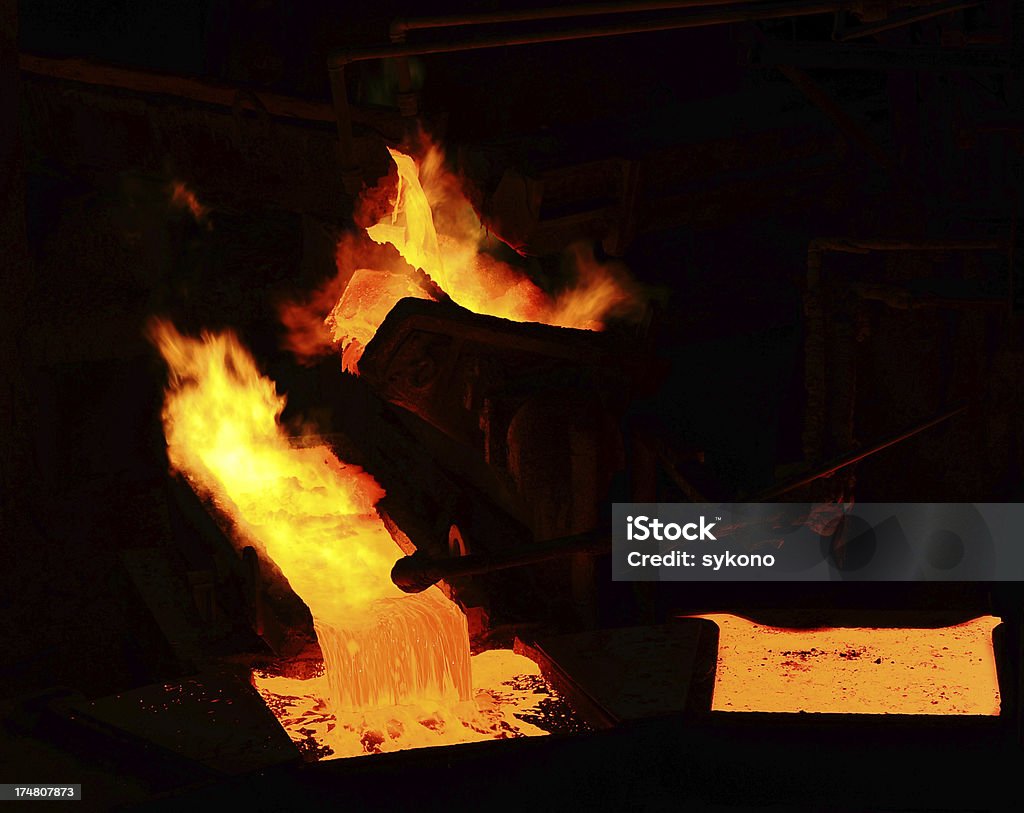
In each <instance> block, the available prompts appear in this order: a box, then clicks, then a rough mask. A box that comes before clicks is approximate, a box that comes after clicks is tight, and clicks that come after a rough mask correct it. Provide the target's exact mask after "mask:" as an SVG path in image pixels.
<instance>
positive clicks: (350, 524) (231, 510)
mask: <svg viewBox="0 0 1024 813" xmlns="http://www.w3.org/2000/svg"><path fill="white" fill-rule="evenodd" d="M152 338H153V340H154V342H155V343H156V345H157V347H158V348H159V350H160V352H161V354H162V355H163V357H164V359H165V360H166V362H167V364H168V367H169V371H170V377H169V386H168V388H167V392H166V399H165V403H164V411H163V419H164V430H165V434H166V438H167V446H168V455H169V458H170V461H171V464H172V466H173V467H174V468H175V469H176V470H178V471H179V472H181V473H182V474H183V475H184V476H185V477H186V478H187V479H188V480H189V481H190V483H191V484H192V486H193V488H195V489H196V491H197V492H198V493H201V494H204V495H206V496H207V497H209V498H211V499H212V500H213V501H214V502H215V503H216V504H217V505H218V507H219V508H220V509H221V510H223V511H224V512H225V513H226V514H227V515H229V516H230V517H231V518H232V519H233V520H234V522H235V523H236V525H237V528H238V534H239V536H240V537H242V539H243V540H244V542H245V543H246V544H249V543H252V544H255V545H256V546H257V547H258V548H259V549H260V550H261V551H262V554H263V555H264V556H266V557H268V558H270V559H272V560H273V561H274V562H275V563H276V564H277V565H278V567H279V568H280V569H281V571H282V572H283V573H284V574H285V576H286V578H287V579H288V581H289V583H290V585H291V587H292V589H293V590H294V591H295V592H296V594H297V595H299V596H300V597H301V598H302V599H303V600H304V601H305V602H306V605H307V606H308V607H309V609H310V612H311V613H312V616H313V619H314V626H315V630H316V633H317V637H318V639H319V642H320V647H321V650H322V652H323V657H324V667H325V674H324V677H323V679H322V680H321V681H320V683H319V684H318V686H317V688H316V690H315V691H316V692H318V693H319V694H320V695H321V696H320V697H318V698H317V700H318V701H320V705H321V712H320V716H324V715H325V714H326V715H328V716H329V715H333V718H334V720H335V723H333V724H332V723H329V724H328V725H329V729H330V730H328V729H326V728H325V731H324V739H323V741H322V742H323V745H324V747H326V749H327V750H328V751H330V752H331V753H333V754H334V755H337V756H348V755H355V754H359V753H366V752H368V751H373V752H376V751H381V750H394V749H395V748H408V747H416V746H421V745H430V744H441V743H454V742H466V741H470V740H476V739H487V738H493V737H495V736H509V735H510V734H511V735H513V736H515V735H518V736H523V735H525V734H540V733H543V732H542V731H541V730H540V729H537V728H535V727H534V726H532V725H530V724H528V723H525V722H522V721H521V720H519V719H517V718H515V717H514V716H513V715H512V713H511V711H510V710H509V709H507V708H503V707H501V706H500V704H498V703H496V702H495V701H494V693H493V692H492V693H491V694H489V695H488V696H487V697H482V696H480V695H479V694H478V695H477V696H474V687H473V679H472V674H471V664H470V649H469V636H468V631H467V622H466V618H465V616H464V615H463V613H462V612H461V610H460V609H459V608H458V607H457V606H456V605H455V604H454V603H452V602H451V601H450V600H448V599H447V598H446V597H445V596H444V594H443V593H442V592H441V591H440V590H439V589H438V588H431V589H430V590H427V591H425V592H424V593H422V594H419V595H416V596H410V595H407V594H405V593H403V592H402V591H400V590H399V589H398V588H397V587H395V585H394V584H393V583H392V582H391V579H390V577H389V574H390V570H391V565H392V564H393V562H394V560H395V558H396V556H398V555H400V553H401V551H400V549H399V548H398V546H397V545H396V544H395V542H394V541H393V540H392V538H391V537H390V535H389V534H388V532H387V530H386V529H385V527H384V525H383V523H382V522H381V520H380V518H379V517H378V516H377V514H376V513H374V504H375V503H376V502H377V500H378V499H380V498H381V497H382V496H383V491H382V489H381V488H380V486H379V485H378V484H377V483H376V481H375V480H374V479H373V478H372V477H371V476H370V475H369V474H367V473H366V472H365V471H362V470H361V469H359V468H357V467H355V466H349V465H346V464H345V463H343V462H341V461H339V460H338V459H337V457H336V456H335V455H334V454H333V452H332V451H331V450H330V449H329V448H328V447H326V446H316V447H312V448H293V447H292V446H291V445H290V444H289V442H288V439H287V436H286V434H285V432H284V431H283V429H282V427H281V425H280V423H279V418H280V415H281V412H282V410H283V408H284V404H285V399H284V398H283V397H282V396H280V395H278V394H277V391H276V388H275V386H274V383H273V382H272V381H271V380H270V379H268V378H266V377H264V376H262V375H261V374H260V372H259V370H258V369H257V367H256V364H255V362H254V360H253V358H252V356H251V355H250V354H249V353H248V352H247V351H246V350H245V348H243V347H242V346H241V344H240V343H239V342H238V340H237V339H236V338H235V337H234V336H233V335H232V334H230V333H222V334H217V335H214V334H204V335H202V336H201V337H200V338H198V339H196V338H189V337H186V336H183V335H181V334H180V333H178V331H177V330H176V329H175V328H174V327H173V325H171V324H169V323H167V322H159V321H158V322H155V323H154V325H153V327H152ZM488 662H489V663H490V672H491V673H492V675H491V678H490V683H492V684H493V685H494V686H500V685H501V684H502V683H504V682H507V681H511V680H512V679H513V678H514V677H516V676H517V675H523V674H532V675H537V674H538V670H537V667H536V665H535V664H533V663H532V661H529V660H528V659H526V658H523V657H521V656H518V655H514V654H513V653H511V652H506V653H500V654H497V655H490V656H489V658H488ZM495 669H497V672H495ZM498 673H501V674H500V675H499V674H498ZM495 681H496V682H495ZM292 683H294V681H293V682H292ZM278 688H280V686H279V687H278ZM286 688H287V691H285V694H287V695H289V696H293V695H295V694H296V693H297V692H303V693H308V692H309V691H310V689H309V687H308V686H303V687H301V688H298V689H297V688H296V687H295V686H292V685H290V684H289V685H288V686H287V687H286ZM478 688H480V687H478ZM267 691H274V690H273V689H268V690H267ZM293 699H294V697H293ZM312 705H315V704H311V706H312ZM526 705H527V706H528V705H529V704H526Z"/></svg>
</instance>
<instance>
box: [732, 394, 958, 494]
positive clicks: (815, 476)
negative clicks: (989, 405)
mask: <svg viewBox="0 0 1024 813" xmlns="http://www.w3.org/2000/svg"><path fill="white" fill-rule="evenodd" d="M966 409H967V405H966V404H962V405H961V406H958V407H956V408H955V409H951V410H949V411H948V412H944V413H942V414H941V415H939V416H938V417H937V418H932V419H931V420H929V421H926V422H925V423H922V424H918V425H917V426H914V427H912V428H910V429H907V430H906V431H904V432H900V433H899V434H898V435H894V436H892V437H890V438H886V439H885V440H883V441H880V442H879V443H876V444H874V445H873V446H869V447H868V448H866V449H861V450H860V451H855V452H850V453H849V454H846V455H844V456H843V457H840V458H837V459H835V460H833V461H831V462H830V463H826V464H825V465H824V466H822V467H821V468H819V469H817V470H816V471H814V472H812V473H810V474H807V475H804V476H802V477H799V478H796V479H794V480H791V481H789V482H787V483H781V484H779V485H777V486H773V487H772V488H769V489H767V490H766V491H762V492H761V493H760V494H757V495H755V496H753V497H751V498H750V499H749V500H748V502H771V501H772V500H773V499H774V498H776V497H779V496H781V495H783V494H786V493H788V492H790V491H793V490H795V489H798V488H801V487H802V486H806V485H809V484H810V483H813V482H814V481H815V480H820V479H822V478H823V477H828V476H829V475H831V474H835V473H836V472H837V471H839V470H840V469H845V468H846V467H847V466H852V465H853V464H854V463H859V462H860V461H861V460H864V459H865V458H868V457H871V456H872V455H875V454H878V453H879V452H881V451H882V450H884V449H888V448H889V447H890V446H895V445H896V444H897V443H902V442H903V441H905V440H909V439H910V438H912V437H914V436H915V435H919V434H921V433H922V432H924V431H926V430H928V429H931V428H932V427H933V426H938V425H939V424H940V423H943V422H945V421H948V420H949V419H950V418H953V417H955V416H957V415H959V414H961V413H962V412H964V411H966Z"/></svg>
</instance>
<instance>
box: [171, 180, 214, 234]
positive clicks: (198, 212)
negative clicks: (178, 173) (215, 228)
mask: <svg viewBox="0 0 1024 813" xmlns="http://www.w3.org/2000/svg"><path fill="white" fill-rule="evenodd" d="M171 204H172V205H174V206H177V207H178V208H180V209H188V210H189V211H190V212H191V213H192V217H194V218H195V219H196V222H197V223H206V224H207V225H209V223H208V222H207V220H206V217H207V215H208V214H209V211H210V210H209V209H207V207H205V206H203V204H201V203H200V202H199V198H197V197H196V193H195V192H193V191H192V190H191V189H189V188H188V187H187V186H186V185H185V183H184V181H175V182H174V183H172V184H171Z"/></svg>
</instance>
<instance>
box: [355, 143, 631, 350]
mask: <svg viewBox="0 0 1024 813" xmlns="http://www.w3.org/2000/svg"><path fill="white" fill-rule="evenodd" d="M388 152H389V153H390V154H391V158H392V160H393V161H394V162H395V166H396V168H397V170H398V185H397V188H396V193H395V197H394V199H393V201H392V210H391V212H390V214H388V215H386V216H385V217H383V218H382V219H381V220H380V221H378V222H377V223H376V224H374V225H373V226H370V227H369V228H368V229H367V230H366V233H367V234H368V235H369V237H370V238H371V239H372V240H374V241H375V242H377V243H380V244H385V243H386V244H390V245H392V246H394V247H395V248H396V249H398V252H399V253H400V254H401V255H402V257H403V258H404V259H405V260H406V262H408V263H409V265H411V266H412V267H413V268H417V269H419V270H421V271H423V272H424V273H426V274H427V275H428V276H429V277H430V278H431V279H432V280H433V281H434V282H435V283H436V284H437V285H438V287H440V288H441V289H442V290H443V291H444V292H445V293H447V294H448V296H450V297H451V298H452V299H453V300H454V301H455V302H456V303H458V304H459V305H462V306H463V307H464V308H467V309H469V310H472V311H474V312H476V313H483V314H488V315H490V316H498V317H501V318H503V319H509V320H511V321H515V322H543V323H545V324H550V325H557V326H559V327H573V328H581V329H586V330H600V329H601V328H602V327H603V323H604V320H605V319H606V318H607V317H608V316H609V315H611V314H612V313H613V312H615V311H616V310H617V309H621V308H623V307H625V306H629V305H635V296H634V293H633V291H631V290H630V286H629V284H628V283H627V282H626V280H625V277H624V275H623V274H621V273H617V272H615V271H613V270H612V266H610V265H602V264H600V263H597V262H596V261H595V260H594V257H593V254H590V255H589V258H588V257H587V256H586V255H585V254H584V253H581V252H576V254H575V257H574V258H575V259H576V261H577V262H576V265H577V270H578V274H579V279H578V280H577V284H576V285H575V286H574V287H572V288H570V289H568V290H566V291H564V292H562V293H561V294H559V295H558V296H557V297H552V296H550V295H548V294H546V293H545V292H544V291H542V290H541V289H540V288H539V287H538V286H537V285H536V284H534V283H533V282H532V281H531V280H530V279H529V278H528V277H526V276H525V275H524V274H523V273H522V272H520V271H518V270H517V269H515V268H513V267H512V266H510V265H508V264H506V263H503V262H501V261H500V260H497V259H495V258H493V257H491V256H490V255H488V254H486V253H485V252H483V251H482V250H481V242H482V240H483V238H484V235H485V233H486V230H485V229H484V227H483V224H482V223H481V222H480V218H479V216H478V215H477V213H476V211H475V210H474V209H473V206H472V205H471V204H470V202H469V200H468V199H467V198H466V196H465V194H464V193H463V192H462V190H461V188H459V185H458V182H457V179H455V178H454V176H452V175H451V173H449V172H448V171H447V170H446V169H445V167H444V160H443V156H442V154H441V151H440V149H438V147H437V146H435V145H433V144H429V145H428V146H427V149H426V152H425V155H424V157H423V159H422V161H421V162H419V163H418V164H417V162H416V161H415V160H413V158H412V157H410V156H408V155H406V154H404V153H402V152H399V151H398V150H394V149H390V148H389V149H388Z"/></svg>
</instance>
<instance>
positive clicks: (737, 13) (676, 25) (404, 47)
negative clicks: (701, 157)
mask: <svg viewBox="0 0 1024 813" xmlns="http://www.w3.org/2000/svg"><path fill="white" fill-rule="evenodd" d="M848 5H849V2H847V0H824V2H803V3H800V2H790V3H745V4H738V5H731V6H725V7H723V8H722V9H721V10H719V11H710V12H706V13H697V14H686V15H683V16H677V17H671V18H663V19H658V20H645V21H643V22H633V23H615V24H608V23H606V24H603V25H600V24H598V25H589V26H581V27H578V28H566V29H564V30H561V31H543V32H534V33H521V34H499V35H492V36H486V37H480V38H478V39H465V38H457V39H451V40H440V41H436V42H426V43H418V44H410V43H396V44H393V45H382V46H376V47H370V48H353V49H349V50H343V51H338V52H336V53H334V54H332V55H331V57H330V58H329V59H328V61H327V67H328V69H329V70H332V71H334V70H337V69H338V68H340V67H342V66H344V65H348V64H351V63H352V62H362V61H365V60H368V59H392V58H395V57H400V56H425V55H428V54H447V53H454V52H458V51H475V50H481V49H485V48H503V47H509V46H513V45H543V44H545V43H551V42H568V41H570V40H585V39H596V38H599V37H615V36H622V35H625V34H644V33H653V32H656V31H675V30H679V29H684V28H703V27H706V26H711V25H728V24H729V23H742V22H753V21H755V20H771V19H778V18H780V17H801V16H810V15H814V14H830V13H832V12H835V11H839V10H842V9H843V8H845V7H847V6H848Z"/></svg>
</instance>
